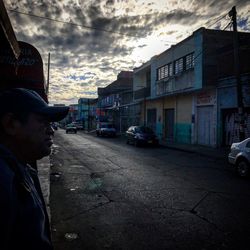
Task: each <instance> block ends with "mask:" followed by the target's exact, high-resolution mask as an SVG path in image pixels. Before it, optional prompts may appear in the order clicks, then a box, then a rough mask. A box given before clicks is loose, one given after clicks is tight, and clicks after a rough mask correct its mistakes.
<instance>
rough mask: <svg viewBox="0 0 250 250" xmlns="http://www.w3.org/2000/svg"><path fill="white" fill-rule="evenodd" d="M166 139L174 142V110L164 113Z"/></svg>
mask: <svg viewBox="0 0 250 250" xmlns="http://www.w3.org/2000/svg"><path fill="white" fill-rule="evenodd" d="M164 113H165V114H164V117H165V121H164V126H165V137H166V140H167V141H173V140H174V109H165V112H164Z"/></svg>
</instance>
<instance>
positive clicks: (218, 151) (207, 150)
mask: <svg viewBox="0 0 250 250" xmlns="http://www.w3.org/2000/svg"><path fill="white" fill-rule="evenodd" d="M159 143H160V145H162V146H164V147H166V148H171V149H175V150H179V151H184V152H189V153H195V154H198V155H202V156H207V157H211V158H214V159H216V160H225V161H227V155H228V153H229V148H212V147H209V146H202V145H197V144H180V143H173V142H166V141H163V140H161V141H160V142H159Z"/></svg>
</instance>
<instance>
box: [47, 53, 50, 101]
mask: <svg viewBox="0 0 250 250" xmlns="http://www.w3.org/2000/svg"><path fill="white" fill-rule="evenodd" d="M49 70H50V53H49V57H48V74H47V86H46V95H47V98H48V97H49Z"/></svg>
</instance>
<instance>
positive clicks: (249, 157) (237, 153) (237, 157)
mask: <svg viewBox="0 0 250 250" xmlns="http://www.w3.org/2000/svg"><path fill="white" fill-rule="evenodd" d="M228 162H229V163H230V164H232V165H234V166H235V167H236V171H237V173H238V175H239V176H240V177H247V176H248V175H249V171H250V138H247V139H245V140H244V141H241V142H238V143H233V144H232V145H231V151H230V153H229V154H228Z"/></svg>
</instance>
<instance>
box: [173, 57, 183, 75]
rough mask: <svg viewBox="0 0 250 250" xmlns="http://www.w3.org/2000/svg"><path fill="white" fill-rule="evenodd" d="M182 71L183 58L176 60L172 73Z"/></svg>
mask: <svg viewBox="0 0 250 250" xmlns="http://www.w3.org/2000/svg"><path fill="white" fill-rule="evenodd" d="M182 71H183V57H182V58H180V59H178V60H176V61H175V63H174V73H175V74H179V73H181V72H182Z"/></svg>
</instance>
